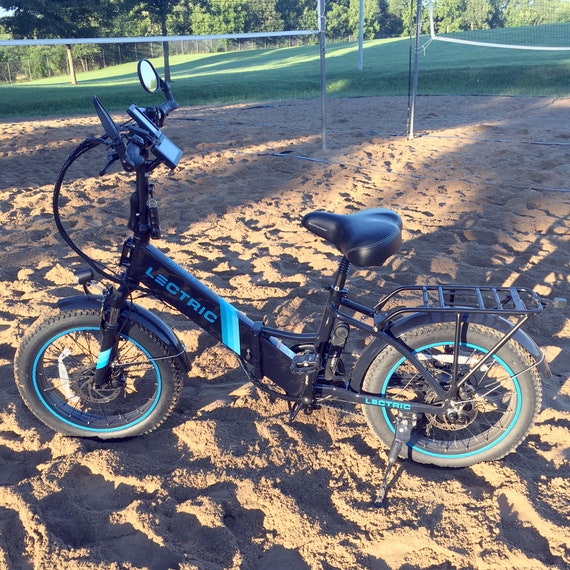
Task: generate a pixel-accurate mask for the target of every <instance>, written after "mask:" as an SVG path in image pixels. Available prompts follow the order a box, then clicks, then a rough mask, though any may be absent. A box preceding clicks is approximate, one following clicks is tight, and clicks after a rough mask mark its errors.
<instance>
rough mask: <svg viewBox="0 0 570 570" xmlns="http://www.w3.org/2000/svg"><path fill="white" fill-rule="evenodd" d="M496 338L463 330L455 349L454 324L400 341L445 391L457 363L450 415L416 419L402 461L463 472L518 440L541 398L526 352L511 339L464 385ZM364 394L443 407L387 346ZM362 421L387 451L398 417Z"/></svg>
mask: <svg viewBox="0 0 570 570" xmlns="http://www.w3.org/2000/svg"><path fill="white" fill-rule="evenodd" d="M502 336H503V333H501V332H500V331H496V330H494V329H492V328H489V327H487V326H483V325H479V324H472V323H465V324H464V325H463V331H462V335H461V342H460V346H459V347H455V341H454V338H455V323H445V322H443V323H434V324H430V325H424V326H420V327H417V328H415V329H413V330H411V331H408V332H406V333H404V334H403V335H402V339H403V340H404V341H405V343H406V344H407V345H408V346H409V347H410V348H411V349H412V350H413V352H414V354H415V355H416V356H417V357H418V359H419V360H420V362H421V363H422V364H423V365H424V366H425V367H426V368H427V369H428V370H429V371H430V373H431V374H432V375H433V376H434V377H435V378H436V379H437V381H438V383H439V384H440V386H442V387H443V388H444V390H446V391H447V390H449V389H450V386H451V379H452V375H453V366H454V363H457V368H458V370H457V377H458V380H457V382H458V386H459V389H458V390H457V392H456V393H455V394H453V395H450V399H451V401H452V404H453V407H454V410H453V413H451V414H448V415H447V416H446V415H443V414H440V415H436V414H423V415H420V416H419V417H418V420H417V424H416V426H415V428H414V430H413V432H412V438H411V440H410V442H409V443H408V446H407V448H405V447H404V448H403V449H402V452H401V453H400V456H401V457H402V458H410V459H412V460H414V461H416V462H418V463H431V464H434V465H438V466H441V467H466V466H469V465H473V464H475V463H478V462H480V461H490V460H495V459H500V458H501V457H503V456H505V455H506V454H507V453H509V452H510V451H512V450H514V449H515V448H516V447H517V446H518V445H519V444H520V443H521V442H522V441H523V440H524V438H525V437H526V436H527V435H528V432H529V431H530V428H531V427H532V425H533V423H534V420H535V418H536V415H537V414H538V412H539V409H540V405H541V397H542V388H541V383H540V376H539V374H538V372H537V369H536V366H535V363H534V361H533V359H532V358H531V356H530V355H529V354H528V352H526V351H525V350H524V349H523V348H522V347H521V346H520V344H518V343H517V342H515V341H514V340H512V339H511V340H509V341H508V342H507V343H506V344H505V345H504V346H503V347H502V348H501V349H500V350H499V351H498V352H497V353H496V354H494V355H493V356H492V357H490V358H489V359H488V360H487V361H486V362H485V363H484V364H483V366H482V367H481V368H479V370H478V371H476V372H475V373H473V374H471V375H470V376H469V377H467V375H468V374H469V373H470V371H471V370H472V369H473V368H474V367H475V366H476V364H477V363H478V362H480V361H481V359H483V358H485V357H486V355H487V354H488V353H489V352H490V351H491V350H492V349H493V347H494V346H496V344H497V342H498V341H499V340H500V339H501V338H502ZM456 351H458V354H457V355H455V352H456ZM455 356H456V357H455ZM466 377H467V379H466V380H465V381H464V382H463V381H462V379H463V378H466ZM362 388H363V390H364V391H365V392H368V393H371V394H378V395H380V396H381V397H382V398H390V399H394V400H397V401H400V402H422V403H427V404H439V403H441V399H440V398H439V396H438V395H437V394H436V392H435V391H434V390H433V389H432V388H431V387H430V386H429V385H428V384H427V382H426V381H425V380H424V379H423V378H422V377H421V376H420V374H419V373H418V371H417V370H416V369H415V368H414V366H413V365H412V364H410V362H409V361H408V360H407V359H406V358H405V357H404V356H402V355H401V354H400V353H399V352H397V351H396V350H395V349H394V348H393V347H391V346H387V347H386V348H384V349H383V350H382V351H381V352H379V353H378V355H377V356H376V357H375V359H374V360H373V361H372V363H371V365H370V367H369V369H368V371H367V372H366V375H365V377H364V380H363V384H362ZM364 414H365V417H366V420H367V422H368V424H369V426H370V428H371V429H372V431H373V432H374V433H375V434H376V436H377V437H378V438H379V439H381V440H382V441H383V442H384V443H385V444H386V445H387V446H390V445H391V443H392V440H393V438H394V433H395V426H396V422H397V417H398V411H397V410H395V409H389V408H378V407H374V406H365V408H364Z"/></svg>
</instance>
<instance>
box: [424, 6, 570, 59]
mask: <svg viewBox="0 0 570 570" xmlns="http://www.w3.org/2000/svg"><path fill="white" fill-rule="evenodd" d="M428 8H429V10H428V14H429V29H430V36H431V39H432V40H439V41H445V42H452V43H459V44H467V45H476V46H486V47H496V48H507V49H526V50H544V51H565V50H569V51H570V0H501V1H498V0H458V1H457V2H456V3H450V2H449V1H448V0H429V5H428Z"/></svg>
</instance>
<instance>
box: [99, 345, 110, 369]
mask: <svg viewBox="0 0 570 570" xmlns="http://www.w3.org/2000/svg"><path fill="white" fill-rule="evenodd" d="M109 358H111V349H110V348H109V349H108V350H104V351H103V352H100V353H99V358H97V366H96V368H97V370H99V368H105V366H107V364H109Z"/></svg>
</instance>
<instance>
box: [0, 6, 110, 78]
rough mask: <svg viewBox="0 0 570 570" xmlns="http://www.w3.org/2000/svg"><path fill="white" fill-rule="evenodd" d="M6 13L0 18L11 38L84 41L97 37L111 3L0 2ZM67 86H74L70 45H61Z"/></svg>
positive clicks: (74, 75) (108, 18) (107, 18)
mask: <svg viewBox="0 0 570 570" xmlns="http://www.w3.org/2000/svg"><path fill="white" fill-rule="evenodd" d="M0 8H4V9H5V10H7V11H8V12H9V14H8V15H7V16H4V17H2V18H0V24H1V25H2V26H4V27H5V28H6V29H7V30H8V31H9V32H10V33H11V34H12V36H13V37H15V38H29V39H52V38H62V39H64V38H88V37H95V36H97V35H98V29H99V25H100V24H101V23H102V22H103V21H105V20H110V19H111V18H112V15H113V13H114V12H115V9H116V3H115V2H114V1H109V0H107V1H105V0H90V1H89V2H84V1H83V0H49V1H46V0H0ZM65 51H66V54H67V62H68V67H69V75H70V79H71V83H72V84H73V85H75V84H76V83H77V77H76V74H75V66H74V62H73V54H72V51H71V45H70V44H67V45H66V46H65Z"/></svg>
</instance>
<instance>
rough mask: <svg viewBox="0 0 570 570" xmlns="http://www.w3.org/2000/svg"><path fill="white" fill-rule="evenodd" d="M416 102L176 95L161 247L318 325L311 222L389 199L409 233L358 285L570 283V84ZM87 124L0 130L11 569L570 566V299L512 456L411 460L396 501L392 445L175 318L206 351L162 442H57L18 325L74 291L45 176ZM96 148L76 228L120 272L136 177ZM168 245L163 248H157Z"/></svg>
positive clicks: (79, 177) (366, 296)
mask: <svg viewBox="0 0 570 570" xmlns="http://www.w3.org/2000/svg"><path fill="white" fill-rule="evenodd" d="M406 105H407V101H406V99H405V98H365V99H346V100H331V101H329V132H328V140H327V148H326V150H323V148H322V141H321V137H320V133H321V125H320V103H319V102H318V101H312V102H282V103H272V104H267V105H265V104H260V105H246V106H240V105H235V106H227V107H215V108H206V107H199V108H184V109H180V110H179V111H178V112H177V113H176V115H175V118H172V120H171V121H170V122H169V124H168V128H167V132H168V134H169V135H170V136H171V138H172V139H173V140H175V141H176V142H177V143H178V144H179V145H180V146H181V147H183V148H184V149H185V151H186V154H185V157H184V158H183V159H182V162H181V165H180V167H179V168H178V169H177V170H176V171H175V172H172V173H170V172H167V171H166V169H164V170H161V171H160V172H157V173H156V176H155V179H156V182H157V183H159V184H158V185H157V195H158V199H159V203H160V208H161V209H160V214H161V222H162V228H163V234H164V236H163V239H162V240H161V241H160V242H159V245H160V247H161V248H163V249H164V250H165V251H167V252H168V253H169V255H171V256H172V257H173V258H174V259H175V260H176V261H177V262H179V263H181V264H182V265H185V266H186V267H188V268H189V269H190V268H191V269H192V271H194V272H195V274H196V275H197V276H198V277H199V278H200V279H203V280H204V281H205V282H206V283H207V284H208V285H209V286H211V287H212V288H214V289H215V290H216V291H217V292H218V293H219V294H221V295H223V296H226V297H227V298H228V300H230V301H231V302H232V303H234V304H235V305H236V306H237V307H238V308H240V309H241V310H243V311H244V312H245V313H247V314H248V315H249V316H250V317H251V318H253V319H261V318H262V317H263V316H264V315H267V317H268V319H269V321H270V322H272V323H274V324H275V325H276V326H282V327H288V328H291V329H293V330H296V331H301V330H309V329H311V328H312V327H314V326H315V323H316V322H317V316H318V313H319V308H320V306H321V304H322V302H323V292H322V291H323V285H325V284H326V283H328V279H329V277H330V276H331V275H332V272H333V269H334V267H335V263H334V259H335V256H334V250H333V249H332V247H331V246H328V245H326V244H324V243H322V242H320V241H319V240H318V239H317V238H315V237H314V236H312V235H310V234H308V233H307V232H306V230H304V229H303V228H302V227H301V226H300V218H301V216H302V215H303V214H305V213H307V212H309V211H311V210H313V209H320V208H324V209H330V210H333V211H335V212H339V213H342V212H352V211H355V210H358V209H361V208H366V207H372V206H384V207H389V208H393V209H395V210H397V211H398V212H399V213H400V214H401V216H402V218H403V220H404V225H405V232H404V236H405V244H404V246H403V247H402V250H401V253H399V254H398V255H396V256H394V257H393V258H392V259H390V260H389V262H388V263H387V264H386V266H385V267H384V268H383V269H382V270H381V271H378V272H377V271H369V270H360V271H356V272H355V273H354V274H353V276H352V279H351V281H350V282H349V286H350V288H351V291H352V292H353V294H355V295H357V296H358V297H359V298H360V299H361V300H363V301H369V302H373V301H374V300H375V299H377V298H378V297H379V296H380V293H381V290H382V288H383V287H386V286H393V285H395V284H415V283H424V282H429V283H444V282H450V281H456V282H464V283H465V282H468V283H473V282H477V283H496V284H499V285H501V284H509V285H510V284H516V285H519V286H526V287H532V288H534V289H535V290H536V291H537V292H538V293H539V294H541V295H544V296H545V297H555V296H570V287H569V271H568V268H569V252H570V248H569V241H570V240H569V224H568V218H569V214H570V192H569V189H570V186H569V179H570V177H569V174H570V170H569V166H568V164H569V162H570V160H569V159H570V135H569V134H568V123H569V121H568V118H569V117H570V99H567V98H566V99H546V98H540V99H523V98H521V99H519V98H484V97H462V98H459V97H453V98H447V97H437V98H436V97H433V98H420V100H419V101H418V108H417V111H416V127H415V131H416V134H417V135H418V136H417V137H416V138H415V139H414V140H412V141H409V140H407V138H406V137H405V136H403V135H404V133H405V125H406ZM98 131H99V128H98V127H97V123H96V121H95V120H94V119H93V118H91V117H85V118H73V119H62V118H55V119H53V120H48V119H41V120H19V121H17V122H13V123H9V122H4V123H2V124H1V131H0V133H1V134H0V165H1V170H0V281H1V283H0V287H1V293H0V382H1V387H2V389H1V391H0V568H7V569H19V568H23V569H29V568H35V569H44V568H45V569H48V568H49V569H52V568H68V569H70V570H74V569H79V568H82V569H91V568H106V569H119V568H121V569H122V568H150V569H166V568H185V569H189V568H198V569H200V570H202V569H204V570H213V569H222V568H228V569H229V568H243V569H252V570H266V569H271V570H279V569H285V568H286V569H304V568H310V569H338V570H347V569H352V568H366V569H370V570H385V569H397V568H398V569H400V568H401V569H406V570H410V569H428V568H429V569H468V568H469V569H471V568H473V569H493V570H496V569H498V568H508V569H529V570H530V569H532V570H537V569H541V568H560V569H562V568H568V567H569V565H570V549H569V546H568V544H569V533H568V526H569V513H570V498H569V491H570V483H569V481H568V475H569V473H570V472H569V460H570V454H569V450H568V441H569V426H570V378H569V377H570V351H569V349H570V339H569V336H570V318H569V317H570V310H568V309H566V310H565V311H555V310H554V309H552V308H548V309H547V310H545V312H544V313H543V314H542V315H541V316H540V317H539V318H537V319H535V320H534V321H533V322H532V324H530V325H529V326H528V327H527V331H528V332H529V333H530V334H532V335H533V336H534V337H535V338H536V339H537V340H538V342H539V343H540V344H541V345H542V346H543V347H544V348H545V350H546V353H547V356H548V359H549V361H550V364H551V367H552V371H553V377H552V378H551V379H549V380H547V381H545V384H544V408H543V410H542V412H541V413H540V415H539V417H538V420H537V423H536V425H535V427H534V428H533V429H532V431H531V433H530V435H529V437H528V439H527V440H526V441H525V442H524V444H523V445H522V446H521V447H520V448H519V449H518V451H517V452H516V453H513V454H511V455H509V456H507V457H506V458H505V459H503V460H501V461H499V462H496V463H486V464H478V465H476V466H474V467H471V468H466V469H460V470H446V469H438V468H433V467H427V466H420V465H414V464H412V463H411V462H405V463H402V464H401V466H399V469H398V471H397V473H396V477H395V481H394V484H393V486H392V487H391V489H390V490H389V496H388V502H387V506H386V508H384V509H374V508H371V500H372V499H373V497H374V495H375V488H376V485H377V484H378V482H379V479H380V477H381V474H382V472H383V467H384V465H385V462H386V455H387V450H386V449H385V448H384V447H383V446H382V445H381V444H380V443H379V442H378V441H377V440H376V439H375V438H374V437H373V436H372V435H371V433H370V432H369V431H368V429H367V427H366V424H365V422H364V419H363V416H362V414H361V413H360V411H359V410H354V411H356V412H357V413H356V414H350V413H343V412H341V411H339V410H332V409H323V410H321V411H320V412H317V413H315V414H313V415H312V416H304V415H302V417H300V418H299V420H298V421H297V422H296V423H293V424H290V423H288V422H287V417H286V406H285V404H283V403H279V402H277V403H271V402H270V401H269V399H268V398H267V397H265V396H264V395H259V394H256V393H251V392H249V391H248V390H241V391H239V390H238V393H237V394H234V395H230V393H231V392H233V391H235V390H236V389H238V388H240V387H241V386H242V384H243V383H244V381H245V378H244V376H243V375H242V373H241V372H240V371H239V370H237V369H236V365H237V363H236V360H235V358H234V357H233V356H232V355H231V354H230V353H229V352H228V351H227V350H226V349H224V348H223V347H220V346H218V345H214V344H213V343H212V342H210V341H209V340H208V339H207V338H205V336H204V335H202V334H200V332H199V331H198V330H197V329H196V328H195V327H194V326H193V325H191V324H190V323H188V322H186V321H185V320H184V319H183V318H181V317H179V316H169V315H168V313H167V312H166V310H165V309H164V307H160V306H159V307H157V308H156V310H157V311H159V313H160V314H161V316H162V317H163V318H164V319H165V320H167V321H168V322H169V323H170V324H171V325H172V326H173V327H174V328H175V329H176V330H177V331H178V333H179V335H180V336H181V338H182V339H183V340H184V342H185V343H186V345H187V347H188V350H189V351H190V352H191V353H192V358H193V362H194V365H193V368H192V371H191V373H190V376H189V378H188V381H187V382H186V383H185V388H184V391H183V395H182V399H181V402H180V404H179V406H178V407H177V409H176V410H175V412H174V414H173V415H172V416H171V418H170V419H169V420H168V421H167V422H166V423H165V424H164V425H163V426H162V427H161V428H160V429H159V430H158V431H156V432H154V433H152V434H150V435H147V436H144V437H140V438H136V439H132V440H128V441H122V442H114V443H103V442H98V441H91V440H81V439H72V438H67V437H63V436H61V435H58V434H55V433H53V432H52V431H50V430H49V429H47V428H45V427H44V426H42V425H41V424H40V423H39V422H38V421H37V420H36V419H35V418H34V417H33V416H32V415H31V413H30V412H29V411H28V410H27V408H26V407H25V406H24V405H23V403H22V401H21V400H20V398H19V396H18V393H17V390H16V388H15V385H14V381H13V358H14V353H15V350H16V347H17V346H18V343H19V340H20V337H21V335H22V334H23V333H24V331H25V330H26V328H27V327H28V326H29V325H30V324H31V323H32V322H33V321H34V320H35V319H36V318H37V317H38V316H39V315H41V314H43V313H45V312H46V311H47V310H49V309H50V308H51V307H53V305H54V302H55V300H56V299H57V298H59V297H62V296H65V295H69V294H72V293H74V292H76V291H77V289H76V288H75V287H74V285H73V278H72V270H73V269H75V268H77V267H78V266H79V265H80V264H79V263H78V261H77V258H76V257H75V255H74V254H73V253H72V252H71V251H70V250H69V249H68V248H67V246H65V244H64V243H63V242H62V240H61V239H60V238H59V237H58V236H57V234H56V233H55V231H54V225H53V221H52V218H51V188H52V184H53V182H54V180H55V177H56V174H57V171H58V169H59V166H60V165H61V164H62V162H63V160H64V159H65V157H66V155H67V154H68V153H69V152H70V150H71V149H72V148H73V146H74V144H76V143H77V142H79V141H80V140H82V139H83V138H85V137H86V136H87V135H89V134H91V133H93V132H98ZM104 163H105V159H104V157H103V156H96V157H95V158H94V161H91V162H88V161H87V160H85V162H84V163H83V162H82V163H81V164H79V165H78V166H77V170H76V171H74V172H72V173H70V175H71V178H72V180H71V184H70V187H69V189H68V191H69V194H68V196H69V200H68V201H67V202H66V206H65V208H64V211H65V212H64V213H65V215H66V220H68V222H69V224H70V226H69V227H73V231H74V235H75V236H76V237H77V239H78V240H79V241H80V242H81V243H83V244H84V246H85V247H86V248H87V249H88V250H89V251H90V252H91V253H92V254H93V255H98V256H99V258H101V259H104V260H107V261H110V260H111V259H113V258H114V256H115V252H116V251H117V246H118V245H119V244H120V243H121V242H122V239H123V238H124V237H125V236H126V235H127V230H126V227H125V224H124V222H123V217H124V214H125V212H126V206H125V205H124V202H125V199H126V196H127V195H128V192H129V188H128V186H127V181H126V179H125V176H123V175H118V174H111V175H109V176H107V177H103V178H98V177H97V176H96V174H97V172H98V171H99V170H100V168H101V167H102V166H103V165H104ZM157 243H158V242H157Z"/></svg>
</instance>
